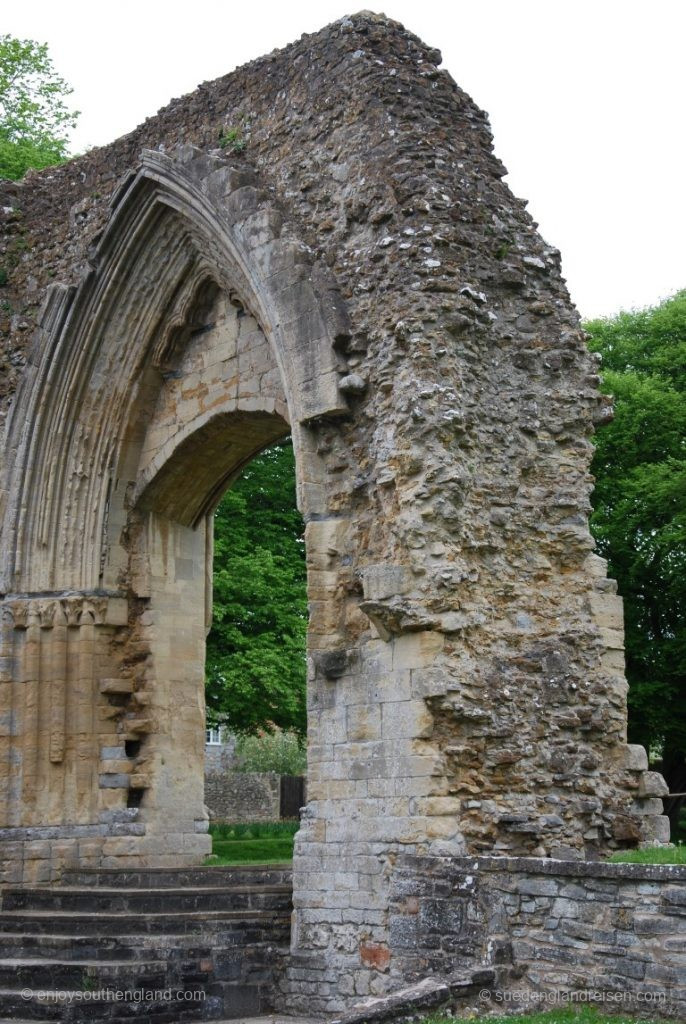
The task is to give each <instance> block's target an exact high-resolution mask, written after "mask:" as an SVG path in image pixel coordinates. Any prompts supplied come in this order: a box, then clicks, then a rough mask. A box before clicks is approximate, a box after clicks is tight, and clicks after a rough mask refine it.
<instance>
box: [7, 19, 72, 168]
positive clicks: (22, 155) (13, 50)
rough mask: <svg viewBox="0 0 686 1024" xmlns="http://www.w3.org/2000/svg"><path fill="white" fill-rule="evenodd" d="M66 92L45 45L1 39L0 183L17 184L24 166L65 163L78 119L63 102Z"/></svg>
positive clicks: (45, 165) (30, 40) (8, 38)
mask: <svg viewBox="0 0 686 1024" xmlns="http://www.w3.org/2000/svg"><path fill="white" fill-rule="evenodd" d="M71 92H72V89H71V88H70V87H69V86H68V85H67V83H66V82H65V81H64V79H63V78H60V76H59V75H58V74H57V72H56V71H55V68H54V66H53V63H52V60H51V58H50V56H49V54H48V47H47V44H45V43H37V42H35V41H34V40H32V39H14V38H13V37H12V36H9V35H3V36H0V178H11V179H13V180H17V179H18V178H21V177H23V175H24V174H25V173H26V171H27V170H28V168H29V167H36V168H41V167H50V166H51V165H52V164H58V163H61V162H62V161H64V160H65V159H66V158H67V148H68V145H69V139H68V132H69V129H70V128H73V127H74V125H75V124H76V119H77V117H78V113H77V112H76V111H73V110H69V108H68V107H67V105H66V103H65V98H66V97H67V96H69V95H70V94H71Z"/></svg>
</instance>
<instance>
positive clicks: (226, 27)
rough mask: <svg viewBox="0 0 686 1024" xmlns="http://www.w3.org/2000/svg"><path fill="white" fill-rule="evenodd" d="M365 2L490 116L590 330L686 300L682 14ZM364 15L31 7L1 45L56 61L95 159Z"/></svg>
mask: <svg viewBox="0 0 686 1024" xmlns="http://www.w3.org/2000/svg"><path fill="white" fill-rule="evenodd" d="M357 2H358V3H359V2H360V0H357ZM364 2H365V0H362V3H361V4H360V6H363V4H364ZM366 2H367V3H369V4H370V6H371V9H373V10H377V11H381V10H383V11H384V12H385V13H386V14H387V15H388V16H389V17H392V18H395V19H397V20H398V21H401V22H403V24H404V25H405V26H406V27H407V28H408V29H411V30H412V31H413V32H415V33H416V34H417V35H419V36H421V37H422V38H423V39H424V40H425V41H426V42H427V43H429V44H431V45H433V46H438V47H440V49H441V50H442V52H443V66H444V67H446V68H448V70H449V71H450V72H451V74H452V75H453V77H454V78H455V79H456V81H457V82H458V83H459V84H460V85H461V86H462V87H463V88H464V89H466V91H467V92H468V93H470V95H471V96H472V97H473V98H474V99H475V100H476V102H477V103H478V104H479V105H480V106H481V107H483V108H484V109H485V110H486V111H488V113H489V115H490V118H491V124H492V126H493V130H494V134H495V147H496V152H497V154H498V156H499V157H500V158H501V160H502V161H503V162H504V163H505V165H506V166H507V168H508V169H509V171H510V174H509V177H508V179H507V181H508V182H509V184H510V187H511V188H512V190H513V191H514V192H515V194H516V195H519V196H522V197H525V198H527V199H528V200H529V210H530V212H531V213H532V215H533V216H534V218H535V219H536V220H537V221H538V222H539V224H540V230H541V232H542V234H543V235H544V237H545V238H546V240H547V241H549V242H550V243H552V244H553V245H555V246H557V247H558V248H559V249H561V251H562V265H563V269H564V272H565V276H566V277H567V281H568V284H569V288H570V291H571V294H572V298H573V299H574V301H575V302H576V304H577V306H578V308H579V310H580V312H581V313H582V315H583V316H586V317H590V316H597V315H610V314H612V313H614V312H616V311H617V310H619V309H620V308H626V309H628V308H633V307H640V306H644V305H647V304H651V303H654V302H657V301H658V300H659V299H660V298H662V297H665V296H667V295H670V294H672V293H673V292H674V291H676V290H677V289H679V288H683V287H686V271H685V269H684V256H683V253H684V249H685V248H686V213H685V211H686V201H685V197H684V178H685V171H686V141H685V140H686V130H685V127H684V124H685V118H684V100H685V98H686V96H685V93H686V90H685V81H686V59H685V56H684V40H685V39H686V2H684V0H642V2H636V0H452V2H451V0H442V2H438V0H422V2H417V0H411V2H410V0H383V3H381V4H380V5H374V3H373V0H366ZM356 9H357V4H356V2H355V0H317V2H312V0H281V2H279V3H271V2H264V0H253V2H252V3H250V2H245V0H244V2H240V3H237V2H235V0H234V2H228V0H224V2H222V0H184V2H183V3H180V2H178V0H137V2H133V0H119V2H118V3H116V4H112V3H107V4H105V3H102V2H100V3H99V2H97V0H91V2H89V3H87V4H86V3H81V2H77V0H60V2H59V3H57V2H55V0H23V2H22V3H21V4H19V3H16V4H13V5H12V7H11V9H10V8H9V4H6V5H5V9H4V11H3V14H2V17H1V18H0V32H4V33H10V34H11V35H14V36H19V37H21V38H31V39H37V40H39V41H40V42H47V43H48V44H49V47H50V52H51V54H52V57H53V60H54V63H55V65H56V67H57V69H58V71H59V72H60V74H62V76H63V77H65V78H66V79H67V80H68V81H69V82H70V83H71V84H72V85H73V86H74V95H73V97H72V100H73V105H74V106H75V107H76V108H77V109H79V110H81V112H82V114H81V119H80V123H79V128H78V130H77V132H76V133H75V135H74V148H75V150H76V151H82V150H83V149H85V148H86V147H87V146H94V145H103V144H105V143H107V142H110V141H111V140H113V139H115V138H117V137H118V136H119V135H122V134H124V133H125V132H128V131H130V130H131V129H133V128H134V127H135V126H136V125H137V124H139V123H140V122H141V121H143V120H144V119H145V118H146V117H148V116H149V115H151V114H154V113H155V111H156V110H158V109H159V108H160V107H161V106H163V105H164V104H166V103H167V102H168V101H169V100H170V99H171V98H172V97H175V96H181V95H183V94H184V93H186V92H189V91H191V90H192V89H193V88H194V87H195V86H196V85H197V84H198V83H200V82H202V81H207V80H209V79H212V78H216V77H218V76H219V75H222V74H225V73H226V72H227V71H231V70H232V69H233V68H235V67H237V66H238V65H240V64H244V63H246V61H249V60H252V59H253V58H255V57H259V56H261V55H262V54H264V53H268V52H269V51H270V50H272V49H274V48H275V47H281V46H285V45H286V44H288V43H289V42H291V41H292V40H294V39H296V38H297V37H298V36H300V35H301V34H302V33H303V32H312V31H316V30H317V29H319V28H321V27H323V26H324V25H326V24H327V23H329V22H331V21H334V20H336V19H338V18H340V17H342V16H343V15H344V14H349V13H353V12H354V11H355V10H356Z"/></svg>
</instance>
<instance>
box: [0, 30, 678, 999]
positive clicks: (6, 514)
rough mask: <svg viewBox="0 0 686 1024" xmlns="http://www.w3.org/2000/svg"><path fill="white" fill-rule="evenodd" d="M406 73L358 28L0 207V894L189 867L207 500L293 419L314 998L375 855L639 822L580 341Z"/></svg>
mask: <svg viewBox="0 0 686 1024" xmlns="http://www.w3.org/2000/svg"><path fill="white" fill-rule="evenodd" d="M440 63H441V56H440V53H439V51H438V50H436V49H432V48H430V47H427V46H426V45H424V44H423V43H422V42H421V41H420V40H419V39H417V37H416V36H414V35H412V34H411V33H409V32H407V31H406V30H404V29H403V28H402V26H400V25H398V24H397V23H395V22H392V21H389V20H388V19H386V18H385V17H383V16H378V15H374V14H370V13H367V12H364V13H361V14H358V15H355V16H352V17H347V18H344V19H342V20H341V21H338V22H337V23H335V24H333V25H331V26H329V27H328V28H327V29H325V30H323V31H322V32H319V33H317V34H315V35H310V36H305V37H303V38H302V39H301V40H299V41H298V42H296V43H294V44H293V45H291V46H289V47H288V48H286V49H285V50H283V51H280V52H275V53H272V54H270V55H268V56H266V57H264V58H262V59H260V60H257V61H254V62H252V63H250V64H248V65H246V66H244V67H242V68H239V69H238V70H237V71H235V72H233V73H232V74H230V75H228V76H226V77H225V78H221V79H219V80H217V81H215V82H212V83H206V84H204V85H201V86H200V87H199V88H198V89H197V90H196V91H195V92H194V93H192V94H191V95H189V96H186V97H184V98H182V99H180V100H174V101H173V102H172V103H170V104H169V106H168V107H166V108H165V109H163V110H161V111H160V112H159V113H158V114H157V115H156V116H155V117H152V118H151V119H149V120H148V121H146V122H145V123H144V124H143V125H142V126H141V127H139V128H138V129H136V130H135V131H134V132H132V133H130V134H129V135H127V136H125V137H123V138H121V139H119V140H118V141H116V142H114V143H112V144H111V145H109V146H107V147H104V148H102V149H96V150H93V151H90V152H88V153H87V154H86V155H84V156H82V157H80V158H78V159H76V160H73V161H72V162H70V163H68V164H66V165H64V166H62V167H58V168H53V169H49V170H45V171H42V172H40V173H30V174H29V175H28V176H27V178H26V179H25V181H23V182H20V183H16V184H13V183H6V182H5V183H2V186H1V191H2V207H3V212H2V220H3V230H4V236H3V242H2V254H1V256H0V264H1V265H2V266H3V268H4V269H5V272H6V283H5V284H4V285H3V287H2V289H1V291H0V300H1V302H2V306H1V308H0V318H1V321H0V326H1V327H2V330H3V342H2V350H1V360H2V364H1V373H2V377H1V383H0V401H1V403H2V413H3V423H4V427H3V429H4V431H5V442H4V445H3V451H4V456H3V461H2V483H1V495H2V499H1V500H2V524H3V525H2V543H1V552H2V554H1V566H0V571H1V574H2V583H1V590H2V595H3V596H2V632H1V635H0V648H1V654H0V659H1V660H0V665H1V670H0V701H1V703H2V709H1V711H0V744H1V745H2V761H1V763H2V775H1V785H2V803H1V806H2V821H1V825H2V827H1V828H0V838H1V839H2V846H1V847H0V849H1V852H0V857H1V858H2V869H3V878H4V880H5V881H6V882H13V883H16V882H47V881H50V880H54V879H57V878H59V877H60V873H61V872H62V871H63V870H64V869H65V868H74V867H78V868H81V869H83V868H89V867H90V868H96V867H101V868H112V867H115V868H116V867H122V868H132V867H139V866H147V867H183V866H189V865H194V864H198V863H200V862H201V861H202V859H203V857H204V856H205V855H206V854H207V853H209V850H210V840H209V837H208V835H207V818H206V812H205V810H204V807H203V788H202V780H203V749H204V705H203V699H204V698H203V681H204V647H205V635H206V630H207V627H208V622H209V617H210V614H211V565H212V515H213V510H214V508H215V507H216V504H217V502H218V501H219V498H220V496H221V495H222V493H223V492H224V490H225V489H226V488H227V487H228V486H230V484H231V482H232V481H233V480H234V479H235V478H236V477H237V475H238V474H239V473H240V472H241V470H242V468H243V467H244V466H245V465H246V464H247V463H248V462H249V460H250V459H251V458H253V457H254V456H255V454H256V453H258V452H260V451H261V450H262V449H264V448H265V447H266V446H268V445H270V444H271V443H273V442H274V441H276V440H278V439H279V438H282V437H284V436H285V435H288V434H290V435H291V436H292V439H293V444H294V449H295V455H296V463H297V487H298V502H299V506H300V508H301V511H302V513H303V516H304V518H305V521H306V524H307V527H306V545H307V560H308V591H309V608H310V620H309V639H308V651H309V658H308V661H309V674H308V707H309V724H308V730H309V733H308V735H309V769H308V804H307V807H306V809H305V810H304V813H303V820H302V827H301V830H300V832H299V835H298V838H297V841H296V853H295V860H294V905H295V914H294V921H293V929H292V963H291V967H290V971H291V978H292V979H296V980H293V981H292V986H291V988H292V989H293V990H294V988H297V989H298V991H300V992H301V993H302V992H303V991H308V992H309V993H310V994H309V995H308V999H311V1000H313V1001H312V1003H311V1005H312V1006H313V1007H317V1006H319V1007H320V1008H322V1009H331V1008H332V1007H335V1006H338V1005H340V1003H341V1001H343V1002H344V1001H345V998H346V997H347V996H350V995H352V994H353V993H358V994H359V993H362V994H364V993H365V991H366V992H369V991H372V992H374V991H384V990H386V989H388V988H392V987H393V985H397V983H398V970H399V968H396V967H394V963H395V961H394V956H395V951H396V947H397V945H398V942H399V941H400V940H399V939H398V938H397V936H395V937H394V932H393V928H392V927H391V920H392V915H390V911H389V908H390V907H391V901H392V898H393V899H394V900H396V899H397V898H398V891H399V890H398V885H399V882H398V878H400V877H401V876H399V875H398V874H397V866H398V865H400V864H401V863H404V864H407V863H408V861H407V857H408V856H409V857H414V858H416V861H415V862H416V863H418V864H424V865H425V864H426V863H427V862H428V860H430V859H431V858H439V859H442V862H444V861H445V858H456V857H461V856H465V855H480V856H481V857H484V856H489V855H499V856H505V855H506V856H507V857H509V858H512V857H521V856H529V857H534V858H558V859H562V860H574V859H584V858H588V859H594V858H600V857H602V856H603V855H605V854H607V853H609V852H611V851H612V850H614V849H617V848H622V847H627V846H632V845H636V844H638V843H641V842H653V841H658V842H661V841H666V840H668V838H669V830H668V822H667V819H666V818H665V817H663V816H662V805H661V801H660V800H659V796H660V795H661V794H662V793H663V792H664V784H663V783H662V780H661V778H660V777H659V776H656V775H655V774H654V773H651V772H648V771H647V770H646V769H647V767H648V764H647V759H646V756H645V752H644V751H643V749H642V748H638V747H635V746H628V745H627V743H626V692H627V684H626V680H625V677H624V660H623V632H622V605H621V600H620V598H619V597H618V596H617V595H616V587H615V584H614V583H613V582H612V581H611V580H609V579H607V577H606V565H605V562H604V561H603V560H602V559H601V558H599V557H598V556H597V555H595V554H594V553H593V541H592V539H591V536H590V533H589V529H588V514H589V509H590V505H589V494H590V491H591V488H592V478H591V477H590V475H589V463H590V459H591V455H592V445H591V440H590V438H591V435H592V433H593V429H594V425H595V424H598V423H602V422H603V421H604V420H606V419H607V418H608V416H609V415H610V412H609V410H608V403H607V400H606V399H605V398H604V397H603V396H602V395H601V394H600V393H599V390H598V388H599V378H598V365H597V358H596V357H595V356H593V355H591V354H589V352H588V350H587V348H586V345H585V336H584V332H583V330H582V328H581V326H580V322H579V317H578V314H577V312H576V311H575V309H574V307H573V306H572V304H571V302H570V299H569V296H568V293H567V290H566V288H565V284H564V280H563V278H562V276H561V271H560V255H559V253H558V251H557V250H556V249H554V248H552V247H551V246H550V245H548V244H547V243H546V242H544V241H543V240H542V239H541V237H540V236H539V235H538V234H537V232H536V225H535V224H534V223H533V221H532V219H531V217H530V216H529V214H528V213H527V212H526V209H525V207H526V203H525V202H524V201H522V200H519V199H516V198H515V197H514V196H513V195H512V194H511V192H510V191H509V189H508V187H507V185H506V184H504V182H503V180H502V179H503V176H504V175H505V173H506V171H505V168H504V167H503V165H502V164H501V163H500V161H499V160H498V159H497V157H496V156H495V155H494V154H493V150H492V140H491V133H490V130H489V126H488V122H487V118H486V115H485V114H484V113H483V112H482V111H481V110H479V108H478V107H477V106H476V105H475V104H474V103H473V102H472V100H471V99H470V98H469V97H468V96H467V95H466V94H465V93H464V92H462V90H461V89H460V88H459V87H458V86H457V85H456V84H455V82H454V81H453V80H452V78H451V77H450V75H449V74H448V73H447V72H446V71H444V70H441V68H440ZM427 859H428V860H427ZM403 872H404V874H402V879H403V884H404V885H405V886H406V888H405V890H403V891H404V892H407V891H410V889H411V882H408V878H407V868H406V867H405V868H403ZM408 885H409V887H410V889H407V886H408ZM394 943H395V945H394ZM401 945H402V943H401ZM401 961H402V958H401V959H400V960H399V961H398V962H401ZM331 971H334V973H335V976H336V978H337V979H339V985H340V984H342V985H343V988H339V990H337V994H336V995H332V994H331V979H330V977H329V975H327V972H329V973H330V972H331ZM340 979H344V982H340ZM345 979H348V980H345ZM308 985H309V986H310V987H309V989H308V988H307V986H308ZM327 986H328V987H327ZM345 986H347V988H346V987H345ZM313 993H314V995H313Z"/></svg>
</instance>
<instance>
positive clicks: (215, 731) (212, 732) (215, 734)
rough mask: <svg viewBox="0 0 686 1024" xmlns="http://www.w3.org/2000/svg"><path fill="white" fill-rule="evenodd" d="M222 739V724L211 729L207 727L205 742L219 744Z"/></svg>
mask: <svg viewBox="0 0 686 1024" xmlns="http://www.w3.org/2000/svg"><path fill="white" fill-rule="evenodd" d="M221 741H222V731H221V728H220V726H218V725H217V726H214V727H212V728H209V729H205V743H209V744H212V745H213V746H218V745H219V744H220V743H221Z"/></svg>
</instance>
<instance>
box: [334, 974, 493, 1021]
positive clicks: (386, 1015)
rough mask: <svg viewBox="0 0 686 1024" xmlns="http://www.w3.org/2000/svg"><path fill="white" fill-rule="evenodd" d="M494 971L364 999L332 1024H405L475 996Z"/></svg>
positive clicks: (423, 983)
mask: <svg viewBox="0 0 686 1024" xmlns="http://www.w3.org/2000/svg"><path fill="white" fill-rule="evenodd" d="M494 980H495V971H494V970H492V969H490V968H483V969H480V970H477V971H473V972H472V973H471V974H469V975H465V974H461V975H458V976H454V977H446V978H424V979H423V980H422V981H420V982H418V983H417V984H416V985H410V986H409V987H408V988H403V989H399V990H398V991H397V992H392V993H391V994H390V995H386V996H380V997H378V998H371V999H366V1000H365V1001H364V1003H360V1004H358V1005H357V1006H356V1007H353V1009H352V1010H351V1011H350V1013H347V1014H344V1015H343V1016H342V1017H338V1018H336V1020H334V1021H332V1024H376V1022H382V1021H393V1022H394V1024H404V1022H406V1021H407V1022H409V1021H412V1020H415V1019H416V1016H417V1013H419V1012H425V1011H428V1010H431V1011H433V1010H437V1009H440V1008H441V1007H448V1006H454V1004H455V1002H456V1001H457V1000H460V1001H462V1000H464V999H469V998H471V997H473V996H477V995H478V993H479V991H480V990H481V989H482V988H483V987H484V986H485V985H492V984H493V982H494Z"/></svg>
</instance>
